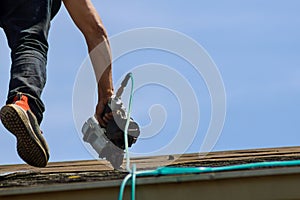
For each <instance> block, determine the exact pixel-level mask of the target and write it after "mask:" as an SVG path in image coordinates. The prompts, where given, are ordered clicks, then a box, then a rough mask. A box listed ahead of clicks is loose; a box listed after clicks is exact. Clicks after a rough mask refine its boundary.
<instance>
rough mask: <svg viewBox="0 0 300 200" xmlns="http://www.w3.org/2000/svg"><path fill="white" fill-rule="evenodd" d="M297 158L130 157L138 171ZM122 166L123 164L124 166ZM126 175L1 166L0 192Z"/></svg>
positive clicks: (276, 152)
mask: <svg viewBox="0 0 300 200" xmlns="http://www.w3.org/2000/svg"><path fill="white" fill-rule="evenodd" d="M298 159H300V147H282V148H268V149H252V150H237V151H221V152H211V153H209V154H207V155H203V154H184V155H181V156H180V157H179V156H178V155H167V156H157V157H147V158H133V159H132V160H131V163H136V164H137V167H138V170H145V169H154V168H157V167H160V166H166V165H169V166H178V167H217V166H227V165H235V164H245V163H253V162H263V161H283V160H298ZM123 164H124V163H123ZM126 175H127V173H126V172H124V171H123V172H122V171H119V170H113V169H112V168H111V166H110V164H109V163H108V162H107V161H105V160H87V161H69V162H55V163H49V164H48V166H47V167H46V168H35V167H31V166H28V165H25V164H24V165H5V166H0V193H1V191H3V190H5V189H8V188H15V187H30V186H38V185H53V184H56V185H57V184H66V183H76V182H77V183H78V182H96V181H108V180H121V179H123V178H124V177H125V176H126Z"/></svg>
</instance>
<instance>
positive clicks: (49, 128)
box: [0, 0, 300, 164]
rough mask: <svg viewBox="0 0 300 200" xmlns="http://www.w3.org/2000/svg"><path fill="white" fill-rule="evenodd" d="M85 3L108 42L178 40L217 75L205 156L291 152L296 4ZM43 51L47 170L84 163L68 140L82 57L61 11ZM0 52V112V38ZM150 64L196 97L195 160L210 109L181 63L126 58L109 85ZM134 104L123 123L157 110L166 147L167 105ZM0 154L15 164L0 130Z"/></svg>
mask: <svg viewBox="0 0 300 200" xmlns="http://www.w3.org/2000/svg"><path fill="white" fill-rule="evenodd" d="M93 2H94V5H95V7H96V8H97V10H98V11H99V13H100V15H101V17H102V20H103V22H104V25H105V26H106V28H107V31H108V34H109V36H113V35H115V34H118V33H120V32H122V31H126V30H130V29H133V28H142V27H162V28H168V29H173V30H176V31H179V32H182V33H184V34H186V35H187V36H189V37H191V38H193V39H194V40H195V41H197V42H198V43H199V44H200V45H202V46H203V47H204V48H205V49H206V51H207V52H208V53H209V55H210V56H211V58H212V59H213V60H214V62H215V63H216V65H217V67H218V69H219V71H220V73H221V76H222V78H223V82H224V86H225V89H226V96H227V115H226V121H225V124H224V129H223V131H222V134H221V136H220V138H219V140H218V142H217V144H216V145H215V147H214V149H213V150H214V151H220V150H235V149H250V148H264V147H280V146H295V145H299V139H300V137H299V134H298V131H299V130H300V123H299V113H300V107H299V106H298V105H299V103H298V102H299V101H300V80H299V77H300V68H299V66H300V58H299V54H300V39H299V35H300V28H299V27H300V16H299V15H300V14H299V9H298V8H299V7H300V2H299V1H298V0H288V1H279V0H265V1H261V0H252V1H237V0H235V1H234V0H229V1H196V0H191V1H188V3H187V2H183V1H158V0H154V1H151V3H150V2H149V1H144V0H134V1H130V2H124V1H123V2H120V1H95V0H94V1H93ZM49 43H50V50H49V61H48V68H47V70H48V82H47V85H46V88H45V90H44V93H43V96H42V97H43V100H44V102H45V104H46V112H45V116H44V121H43V123H42V126H41V128H42V130H43V132H44V134H45V137H46V139H47V141H48V143H49V146H50V152H51V158H50V161H63V160H82V159H93V157H92V156H91V155H90V153H88V151H87V150H86V148H85V147H84V145H83V144H82V142H81V138H80V137H79V134H78V133H77V130H76V128H75V124H74V121H73V111H72V92H73V86H74V81H75V78H76V74H77V72H78V69H79V68H80V65H81V64H82V63H83V61H84V59H85V58H86V56H87V48H86V45H85V41H84V38H83V36H82V35H81V33H80V32H79V31H78V30H77V28H76V27H75V26H74V24H73V22H72V21H71V19H70V17H69V16H68V14H67V13H66V10H65V8H64V7H63V6H62V8H61V10H60V12H59V14H58V15H57V16H56V18H55V19H54V20H53V22H52V27H51V31H50V36H49ZM0 46H1V47H2V48H1V49H0V58H1V59H0V65H1V67H0V91H2V92H1V93H0V101H1V102H2V104H4V102H5V98H6V94H7V87H8V77H9V65H10V57H9V49H8V47H7V44H6V39H5V36H4V33H3V31H2V32H1V34H0ZM151 62H156V63H161V64H167V65H169V66H171V67H174V68H176V70H178V71H179V72H180V73H182V74H183V75H184V76H185V77H186V78H187V79H188V80H189V81H190V84H191V85H193V88H194V89H195V90H196V91H195V93H196V95H197V98H198V100H199V102H200V103H199V104H200V105H199V106H200V110H201V119H200V123H199V134H198V135H197V137H196V138H195V140H194V142H193V143H192V145H191V146H190V148H189V150H188V152H197V150H198V149H199V145H200V144H201V140H202V139H203V133H205V130H206V129H207V127H208V124H209V119H210V106H211V105H210V104H209V94H208V92H207V89H206V87H205V83H204V82H203V80H201V77H200V78H199V77H196V76H195V75H194V73H193V71H186V68H184V67H183V66H186V63H184V62H183V61H182V60H180V59H179V58H177V57H175V56H172V55H170V54H168V53H163V52H157V51H150V50H145V51H142V52H136V53H133V54H130V55H128V56H127V57H126V56H124V58H122V59H120V60H118V61H116V63H115V65H114V71H113V72H114V80H115V81H117V80H119V79H120V77H121V76H122V75H124V73H125V72H126V71H129V70H130V69H131V68H134V67H135V66H138V65H141V64H145V63H151ZM195 79H197V80H195ZM134 101H135V103H134V108H133V109H134V111H133V116H134V117H135V119H136V120H138V121H139V122H140V123H141V124H142V125H146V124H147V123H149V116H148V115H147V111H148V109H149V107H151V105H153V104H162V105H164V106H165V110H166V112H167V115H166V116H167V119H166V124H165V127H163V128H162V129H161V135H159V138H156V139H158V140H159V141H160V142H161V145H163V144H165V143H166V142H167V141H168V140H170V138H171V137H172V133H173V132H174V131H176V128H177V127H178V124H179V123H180V117H178V116H179V115H178V113H179V112H180V110H179V108H178V102H177V101H176V99H175V98H174V95H172V94H171V93H169V92H168V91H166V90H164V88H161V87H158V86H155V85H150V86H148V87H147V88H144V91H143V90H139V91H137V92H136V95H135V100H134ZM191 120H192V119H191ZM154 144H158V143H157V141H155V140H153V141H151V140H149V141H148V143H142V142H141V143H140V144H136V146H137V147H136V148H137V149H142V148H144V150H145V149H146V150H145V151H147V149H148V148H149V150H151V148H152V147H153V148H155V145H154ZM0 147H1V149H2V152H3V153H2V154H1V156H0V164H12V163H22V161H21V160H20V158H19V157H18V156H17V153H16V150H15V138H14V137H12V136H11V135H10V134H8V133H7V131H6V130H5V129H4V128H3V126H2V125H1V126H0ZM150 147H151V148H150ZM170 153H172V152H170Z"/></svg>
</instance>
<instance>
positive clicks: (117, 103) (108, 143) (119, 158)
mask: <svg viewBox="0 0 300 200" xmlns="http://www.w3.org/2000/svg"><path fill="white" fill-rule="evenodd" d="M129 78H130V74H127V75H126V77H125V79H124V80H123V81H122V83H121V87H120V88H119V89H118V91H117V93H116V95H115V96H113V97H112V98H110V100H109V102H108V105H107V106H106V107H105V109H104V113H103V115H104V114H105V113H110V112H112V113H113V120H111V121H109V122H108V123H107V126H106V127H101V126H100V124H99V122H98V120H97V119H96V118H95V116H92V117H90V118H89V119H88V120H87V121H86V122H85V123H84V125H83V127H82V133H83V140H84V141H85V142H88V143H89V144H90V145H91V146H92V147H93V149H94V150H95V151H96V152H97V153H98V154H99V158H105V159H106V160H108V161H109V162H110V163H111V165H112V166H113V167H114V168H115V169H119V168H120V166H121V165H122V163H123V158H124V149H125V142H124V130H125V124H126V121H127V119H128V118H127V113H126V111H125V108H124V106H123V103H122V101H121V95H122V93H123V90H124V88H125V87H126V85H127V82H128V80H129ZM129 120H130V121H129V126H128V132H127V133H128V134H127V135H128V137H127V138H128V147H131V145H132V144H134V143H135V142H136V140H137V138H138V136H139V134H140V129H139V126H138V124H137V123H136V122H135V121H133V119H132V118H130V119H129Z"/></svg>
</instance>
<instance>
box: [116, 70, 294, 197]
mask: <svg viewBox="0 0 300 200" xmlns="http://www.w3.org/2000/svg"><path fill="white" fill-rule="evenodd" d="M130 78H131V90H130V98H129V103H128V104H129V105H128V117H127V121H126V125H125V130H124V138H125V154H126V170H127V171H128V172H129V174H128V175H127V176H126V177H125V178H124V180H123V182H122V184H121V186H120V193H119V200H122V199H123V195H124V190H125V187H126V184H127V182H128V181H129V180H131V199H132V200H134V199H135V185H136V177H143V176H165V175H180V174H201V173H209V172H221V171H234V170H245V169H257V168H267V167H286V166H297V165H300V160H292V161H272V162H258V163H248V164H241V165H231V166H223V167H188V168H179V167H159V168H157V169H155V170H145V171H136V165H133V168H132V170H131V169H130V158H129V151H128V138H127V134H128V126H129V121H130V114H131V105H132V97H133V84H134V80H133V76H132V73H130Z"/></svg>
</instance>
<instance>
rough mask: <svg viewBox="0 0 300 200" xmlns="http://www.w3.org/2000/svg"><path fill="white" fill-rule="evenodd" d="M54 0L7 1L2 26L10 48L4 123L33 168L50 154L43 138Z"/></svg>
mask: <svg viewBox="0 0 300 200" xmlns="http://www.w3.org/2000/svg"><path fill="white" fill-rule="evenodd" d="M51 3H52V0H14V1H9V0H6V1H4V2H3V3H2V4H4V5H3V6H4V7H3V9H4V10H5V11H6V12H5V15H4V16H3V20H2V26H3V29H4V31H5V33H6V36H7V40H8V44H9V47H10V48H11V58H12V66H11V79H10V83H9V93H8V99H7V102H6V103H7V105H6V106H4V107H3V108H2V109H1V121H2V123H3V124H4V126H5V127H6V128H7V129H8V130H9V131H10V132H12V133H13V134H14V135H15V136H16V138H17V150H18V153H19V155H20V157H21V158H22V159H23V160H24V161H25V162H27V163H28V164H30V165H33V166H37V167H44V166H46V164H47V162H48V159H49V153H48V148H47V144H46V142H45V141H44V139H43V136H42V135H41V131H40V128H39V124H40V123H41V121H42V117H43V112H44V105H43V103H42V101H41V99H40V96H41V93H42V90H43V88H44V85H45V82H46V63H47V51H48V42H47V38H48V31H49V27H50V18H51Z"/></svg>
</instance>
